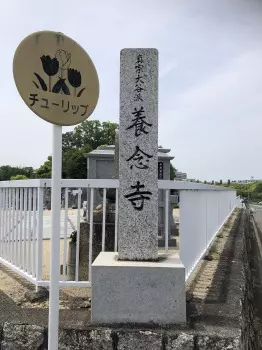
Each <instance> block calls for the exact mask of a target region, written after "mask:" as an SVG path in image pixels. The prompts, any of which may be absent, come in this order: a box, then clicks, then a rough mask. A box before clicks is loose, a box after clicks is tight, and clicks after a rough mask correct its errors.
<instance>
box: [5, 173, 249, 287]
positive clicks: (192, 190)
mask: <svg viewBox="0 0 262 350" xmlns="http://www.w3.org/2000/svg"><path fill="white" fill-rule="evenodd" d="M50 187H51V180H49V179H47V180H46V179H41V180H21V181H6V182H0V263H2V264H4V265H6V266H8V267H9V268H11V269H12V270H13V271H15V272H17V273H18V274H20V275H21V276H23V277H25V278H27V279H28V280H29V281H31V282H32V283H34V284H35V285H36V286H37V287H38V286H46V287H48V286H49V273H50V261H49V260H50V256H49V254H48V252H49V251H50V250H49V248H50V247H49V244H50V242H49V240H48V238H50V232H51V224H50V223H51V216H50V211H45V210H44V196H45V193H46V190H47V189H48V188H50ZM61 187H62V191H63V195H64V208H62V209H61V223H60V232H58V233H57V234H60V238H61V240H60V252H58V253H60V262H61V267H62V268H61V276H60V286H61V287H65V286H78V287H89V286H91V264H92V257H93V249H94V247H93V236H94V225H95V223H94V205H95V195H96V192H97V191H96V190H98V189H103V192H102V198H101V202H102V203H103V212H102V220H101V225H102V227H101V250H102V251H105V249H106V237H107V234H108V232H107V231H108V230H107V222H106V217H107V212H106V195H107V191H108V189H115V190H116V204H115V219H114V222H115V226H114V245H113V248H114V250H115V251H117V237H118V224H117V223H118V211H119V210H121V209H120V208H119V207H118V187H119V181H118V180H109V179H108V180H102V179H88V180H86V179H84V180H71V179H65V180H62V181H61ZM158 187H159V190H163V191H164V210H165V212H164V237H165V247H164V248H165V251H166V253H167V252H168V251H169V246H168V242H169V240H168V239H169V236H170V232H169V222H170V220H169V219H170V218H169V205H170V190H178V191H180V228H179V240H180V247H179V250H180V257H181V260H182V262H183V263H184V265H185V268H186V277H188V276H189V274H190V273H191V271H192V269H193V268H194V267H195V266H196V264H197V262H198V261H199V259H200V258H201V256H202V255H203V254H204V252H205V251H206V249H207V248H208V246H209V245H210V244H211V242H212V240H213V239H214V237H215V235H216V233H217V231H218V230H219V228H220V227H221V226H222V225H223V224H224V222H225V221H226V219H227V218H228V216H229V215H230V214H231V212H232V211H233V210H234V208H235V207H240V206H241V205H242V204H241V202H240V200H239V198H237V197H236V191H235V190H232V189H229V188H223V187H220V186H212V185H205V184H199V183H191V182H183V181H167V180H160V181H159V182H158ZM70 189H77V209H76V210H75V211H74V212H72V210H71V209H70V208H69V191H70ZM83 189H87V191H88V193H87V196H86V198H83V194H82V193H83V192H82V190H83ZM83 200H87V201H88V208H89V212H88V224H86V225H88V230H89V237H90V238H89V248H88V250H89V252H88V262H87V261H86V263H87V264H86V266H88V267H87V269H88V277H87V278H86V279H85V280H79V271H80V270H79V269H80V261H79V257H80V248H81V247H80V225H81V221H83V217H82V215H81V204H82V202H83ZM72 230H76V250H75V259H74V260H75V267H74V269H75V270H74V271H75V274H74V278H73V280H68V274H67V270H68V248H69V241H70V238H69V237H70V234H71V233H72Z"/></svg>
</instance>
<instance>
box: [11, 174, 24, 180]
mask: <svg viewBox="0 0 262 350" xmlns="http://www.w3.org/2000/svg"><path fill="white" fill-rule="evenodd" d="M10 180H12V181H13V180H28V177H26V176H25V175H15V176H11V179H10Z"/></svg>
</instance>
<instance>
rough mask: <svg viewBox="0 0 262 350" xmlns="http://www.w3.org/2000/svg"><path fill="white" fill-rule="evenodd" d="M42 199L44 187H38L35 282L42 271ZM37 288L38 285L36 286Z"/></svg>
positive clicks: (39, 277)
mask: <svg viewBox="0 0 262 350" xmlns="http://www.w3.org/2000/svg"><path fill="white" fill-rule="evenodd" d="M43 201H44V189H43V188H42V187H39V188H38V201H37V266H36V282H38V281H41V280H42V271H43ZM36 290H38V287H36Z"/></svg>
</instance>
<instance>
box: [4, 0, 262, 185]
mask: <svg viewBox="0 0 262 350" xmlns="http://www.w3.org/2000/svg"><path fill="white" fill-rule="evenodd" d="M38 30H54V31H59V32H63V33H65V34H66V35H68V36H71V37H72V38H73V39H75V40H76V41H78V42H79V44H80V45H81V46H82V47H83V48H84V49H85V50H86V51H87V52H88V53H89V55H90V57H91V58H92V60H93V61H94V63H95V65H96V68H97V71H98V75H99V79H100V89H101V92H100V99H99V102H98V106H97V108H96V110H95V112H94V113H93V114H92V116H91V119H99V120H100V121H107V120H109V121H114V122H118V119H119V97H118V96H119V54H120V50H121V49H122V48H128V47H155V48H157V49H158V50H159V59H160V67H159V77H160V79H159V144H161V145H162V146H163V147H165V148H171V150H172V151H171V154H172V155H173V156H175V159H174V161H173V164H174V165H175V167H177V168H178V169H179V170H181V171H185V172H187V173H188V175H189V177H193V178H199V179H201V180H205V179H207V180H212V179H215V180H219V179H225V180H226V179H228V178H230V179H243V178H246V179H249V178H250V177H251V176H254V177H255V178H262V136H261V135H262V1H260V0H230V1H229V0H191V1H190V0H179V1H178V0H177V1H176V0H161V1H160V0H158V1H156V0H132V1H131V0H119V1H117V0H110V1H109V0H96V1H95V0H92V1H91V0H86V1H84V0H82V1H77V0H74V1H66V0H63V1H59V0H56V1H54V0H52V1H50V0H45V1H33V0H23V1H21V0H16V1H15V0H8V1H1V4H0V33H1V34H0V35H1V41H0V43H1V55H0V67H1V83H0V96H1V104H0V115H1V121H2V123H1V137H0V150H1V151H0V165H4V164H10V165H21V166H25V165H28V166H34V167H38V166H40V165H41V164H42V163H43V162H44V161H45V160H46V158H47V156H48V155H49V154H51V129H52V127H51V124H49V123H47V122H44V121H43V120H41V119H40V118H38V117H37V116H35V115H34V114H33V113H32V112H31V111H30V110H29V109H28V108H27V106H26V105H25V104H24V102H23V101H22V99H21V98H20V96H19V94H18V92H17V91H16V87H15V83H14V81H13V73H12V61H13V55H14V52H15V50H16V47H17V46H18V44H19V43H20V41H21V40H22V39H23V38H24V37H26V36H27V35H28V34H30V33H32V32H35V31H38ZM70 129H72V128H64V131H67V130H70Z"/></svg>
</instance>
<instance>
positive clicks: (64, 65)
mask: <svg viewBox="0 0 262 350" xmlns="http://www.w3.org/2000/svg"><path fill="white" fill-rule="evenodd" d="M55 57H56V59H57V60H58V62H59V68H60V70H61V79H63V71H64V70H66V69H68V68H69V67H70V64H71V53H69V52H67V51H65V50H62V49H59V50H57V51H56V54H55Z"/></svg>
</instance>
